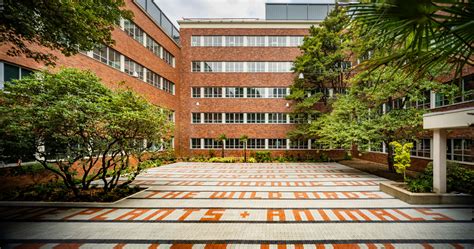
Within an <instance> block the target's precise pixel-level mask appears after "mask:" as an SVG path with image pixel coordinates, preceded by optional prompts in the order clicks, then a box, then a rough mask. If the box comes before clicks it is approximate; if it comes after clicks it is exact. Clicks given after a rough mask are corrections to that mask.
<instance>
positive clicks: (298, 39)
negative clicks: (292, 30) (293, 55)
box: [290, 36, 304, 47]
mask: <svg viewBox="0 0 474 249" xmlns="http://www.w3.org/2000/svg"><path fill="white" fill-rule="evenodd" d="M303 39H304V37H303V36H290V47H298V46H301V45H302V44H303Z"/></svg>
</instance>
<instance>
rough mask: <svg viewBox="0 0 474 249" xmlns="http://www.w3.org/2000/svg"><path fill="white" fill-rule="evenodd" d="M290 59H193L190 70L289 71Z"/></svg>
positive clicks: (229, 71) (236, 71)
mask: <svg viewBox="0 0 474 249" xmlns="http://www.w3.org/2000/svg"><path fill="white" fill-rule="evenodd" d="M292 68H293V62H291V61H193V62H192V64H191V71H192V72H200V73H247V72H248V73H291V72H292V70H291V69H292Z"/></svg>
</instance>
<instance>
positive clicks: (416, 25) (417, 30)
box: [349, 0, 474, 76]
mask: <svg viewBox="0 0 474 249" xmlns="http://www.w3.org/2000/svg"><path fill="white" fill-rule="evenodd" d="M473 12H474V4H473V3H472V1H467V2H466V1H457V0H426V1H410V0H370V1H364V2H362V3H360V4H352V5H349V13H350V14H352V15H353V17H354V18H352V25H353V26H359V27H360V28H361V34H362V37H364V38H365V37H376V38H377V40H378V44H379V46H382V47H383V48H385V49H386V50H392V48H397V50H394V51H391V52H390V53H387V54H385V55H384V56H382V57H380V58H378V59H375V60H371V61H370V62H369V63H368V66H369V67H370V68H376V67H378V66H381V65H385V64H392V65H394V66H395V67H397V68H401V69H403V70H404V71H405V72H410V73H417V74H418V75H419V76H425V75H426V73H427V72H428V71H430V70H431V69H433V68H436V67H439V66H444V65H446V64H451V65H452V66H453V67H455V68H456V72H457V73H458V74H460V72H461V69H462V68H463V67H464V66H465V65H466V64H468V65H471V66H472V65H473V61H472V54H473V51H474V47H473V45H472V44H474V23H473V22H472V13H473Z"/></svg>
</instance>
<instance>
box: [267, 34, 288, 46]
mask: <svg viewBox="0 0 474 249" xmlns="http://www.w3.org/2000/svg"><path fill="white" fill-rule="evenodd" d="M268 46H270V47H285V46H286V36H269V37H268Z"/></svg>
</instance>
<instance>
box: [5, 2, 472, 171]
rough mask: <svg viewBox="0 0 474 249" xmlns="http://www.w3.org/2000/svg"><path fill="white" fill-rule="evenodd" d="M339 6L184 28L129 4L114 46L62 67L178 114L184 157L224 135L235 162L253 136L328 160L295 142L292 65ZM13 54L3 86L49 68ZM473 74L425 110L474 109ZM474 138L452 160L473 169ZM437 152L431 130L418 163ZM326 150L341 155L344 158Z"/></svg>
mask: <svg viewBox="0 0 474 249" xmlns="http://www.w3.org/2000/svg"><path fill="white" fill-rule="evenodd" d="M333 6H334V5H333V4H331V1H328V2H327V3H325V4H321V3H320V4H267V5H266V19H225V18H224V19H183V20H181V21H179V24H180V30H179V31H178V29H177V28H176V27H175V26H173V24H172V23H171V21H170V20H169V19H168V18H167V17H166V15H164V14H163V12H162V11H161V10H160V9H159V7H158V6H157V5H156V4H155V3H154V2H153V1H152V0H126V8H127V9H130V10H131V11H132V12H133V13H134V19H133V21H129V20H122V21H121V22H120V25H119V27H117V28H116V29H115V30H114V31H113V38H114V39H115V41H116V44H115V45H114V46H113V47H112V48H107V47H102V48H98V49H96V50H94V51H89V52H84V53H81V54H78V55H75V56H71V57H64V56H62V55H61V54H57V55H58V57H59V60H58V61H57V65H58V66H66V67H76V68H81V69H89V70H91V71H93V72H94V73H96V74H97V75H98V76H99V77H101V78H102V79H103V81H104V82H105V84H106V85H107V86H108V87H110V88H117V87H119V85H118V84H116V83H117V82H120V81H123V82H125V84H124V85H125V86H126V87H130V88H131V89H133V90H134V91H136V92H137V93H139V94H141V95H143V96H144V97H146V98H147V99H148V100H149V101H151V102H152V103H153V104H156V105H158V106H162V107H164V108H168V109H170V110H172V111H174V115H173V117H171V118H172V119H174V120H175V124H176V131H175V134H174V137H175V139H174V141H173V146H174V148H175V151H176V153H177V154H178V155H179V156H192V155H198V154H205V155H209V153H210V151H213V150H214V151H216V152H218V150H219V149H220V145H219V144H218V143H217V141H216V140H215V138H216V137H217V136H219V135H220V134H225V135H226V136H227V137H228V140H227V141H226V151H227V155H242V149H241V147H242V144H241V143H239V140H238V139H239V137H241V136H242V135H247V136H248V137H249V142H248V147H249V150H250V151H256V150H259V151H260V150H270V151H272V153H273V154H293V155H299V156H301V157H306V156H311V157H319V153H320V151H319V150H317V148H315V146H314V145H313V142H315V141H311V140H307V141H306V140H305V141H301V140H299V141H290V140H289V139H287V133H288V131H290V130H292V129H293V128H294V125H295V123H296V122H298V121H297V120H293V119H292V118H291V117H290V116H289V115H288V114H289V113H290V112H291V103H290V102H289V101H288V100H286V99H285V96H286V95H288V94H289V87H290V85H291V84H292V82H293V79H294V77H295V75H294V74H293V73H292V72H291V65H292V61H293V60H294V59H295V57H296V56H298V55H299V53H300V51H299V49H298V45H300V44H301V43H302V41H303V37H304V36H305V35H306V34H308V28H309V27H310V26H311V25H317V24H318V23H319V22H320V21H321V20H323V19H324V17H325V16H326V15H327V13H328V12H329V11H330V10H331V9H332V8H333ZM6 50H7V46H4V47H2V48H0V51H2V52H1V53H0V87H1V86H2V85H3V82H5V81H9V80H10V79H13V78H20V77H22V75H26V74H28V73H29V72H31V71H32V70H38V69H41V68H44V66H43V65H41V64H38V63H36V62H34V61H33V60H29V59H25V58H20V57H9V56H7V55H6V53H5V52H6ZM354 64H355V63H354ZM472 73H473V70H472V68H468V69H467V70H466V71H465V72H464V75H465V78H464V80H463V82H462V83H461V85H460V86H461V89H462V92H461V93H460V96H457V97H456V98H453V99H447V98H444V97H443V96H440V95H437V94H435V93H434V92H427V96H428V97H429V98H428V100H427V101H425V102H423V103H417V105H419V106H420V108H428V109H433V110H435V111H436V110H444V109H457V108H460V107H473V106H474V102H473V99H474V95H473V89H474V83H473V76H472ZM445 81H448V79H446V80H445ZM392 104H395V103H392ZM390 105H391V104H387V106H385V107H383V108H384V110H388V109H389V108H390ZM473 137H474V134H473V128H472V127H471V128H465V129H457V130H455V131H453V132H450V133H449V135H448V139H449V140H448V145H449V147H448V155H447V156H448V159H450V160H454V161H460V162H464V163H467V164H472V163H473V161H474V158H473V155H474V151H473V150H474V146H473V142H472V141H473ZM432 147H433V146H432V139H431V135H430V133H429V132H428V133H427V135H426V137H423V138H421V139H420V140H419V141H417V143H416V146H415V148H414V150H413V156H414V157H415V158H416V159H415V164H416V165H419V166H420V168H421V167H422V166H424V165H425V164H426V162H428V161H429V159H430V158H431V157H432V152H431V151H432V150H431V148H432ZM385 152H386V145H383V144H381V145H374V146H372V147H371V149H370V151H367V152H363V153H361V157H362V158H365V159H369V160H373V161H380V162H384V160H385V155H384V153H385ZM325 153H326V154H329V156H330V157H332V158H338V157H342V156H343V154H344V152H343V151H342V150H332V151H326V152H325ZM216 154H217V153H216ZM357 155H358V154H357Z"/></svg>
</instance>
